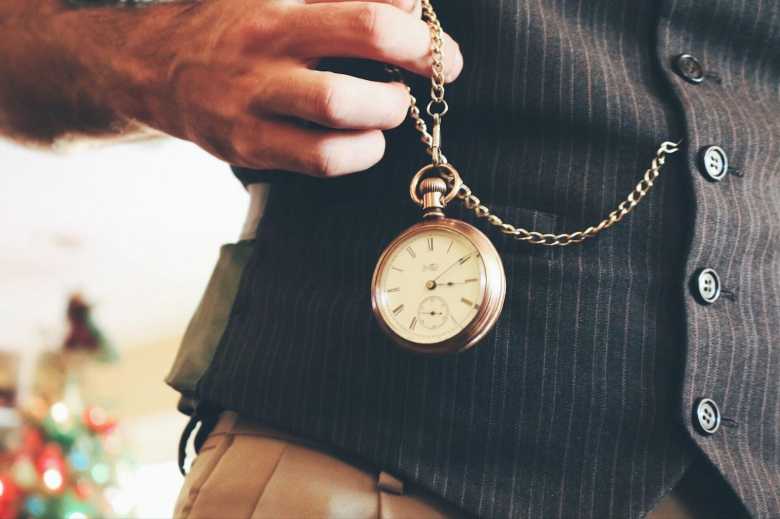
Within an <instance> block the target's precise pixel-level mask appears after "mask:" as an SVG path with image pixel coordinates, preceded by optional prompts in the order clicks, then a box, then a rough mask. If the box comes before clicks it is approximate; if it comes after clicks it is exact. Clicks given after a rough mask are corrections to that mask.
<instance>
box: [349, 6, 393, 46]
mask: <svg viewBox="0 0 780 519" xmlns="http://www.w3.org/2000/svg"><path fill="white" fill-rule="evenodd" d="M386 7H387V6H385V5H384V4H378V3H373V2H366V3H364V4H361V5H360V6H359V7H358V8H356V9H355V15H354V21H353V24H354V26H353V30H354V31H356V33H357V34H360V35H362V37H363V38H364V40H365V41H366V42H367V43H368V44H369V45H372V46H375V47H381V46H382V44H383V43H384V41H385V39H386V31H384V30H383V28H384V27H385V25H386V24H385V23H384V21H385V19H386V16H387V11H386Z"/></svg>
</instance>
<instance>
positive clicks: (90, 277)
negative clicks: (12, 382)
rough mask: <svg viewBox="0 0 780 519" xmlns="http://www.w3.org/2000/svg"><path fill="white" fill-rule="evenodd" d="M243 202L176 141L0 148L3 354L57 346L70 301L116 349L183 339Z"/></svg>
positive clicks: (207, 161) (224, 174) (234, 185)
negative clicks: (86, 305)
mask: <svg viewBox="0 0 780 519" xmlns="http://www.w3.org/2000/svg"><path fill="white" fill-rule="evenodd" d="M246 202H247V196H246V192H245V191H244V189H243V187H242V186H241V184H240V183H239V182H238V181H237V180H236V179H235V178H234V177H233V176H232V174H231V172H230V170H229V169H228V168H227V166H225V165H224V164H222V163H220V162H219V161H218V160H216V159H214V158H213V157H211V156H210V155H208V154H206V153H205V152H203V151H201V150H200V149H198V148H197V147H195V146H193V145H191V144H188V143H185V142H182V141H176V140H173V139H157V140H147V141H141V142H135V143H126V144H115V145H109V146H103V147H100V148H95V149H88V150H81V151H76V152H69V153H68V154H62V153H47V152H42V151H38V150H30V149H25V148H22V147H19V146H16V145H14V144H12V143H9V142H7V141H0V349H22V348H24V349H28V348H39V347H40V346H42V345H43V344H45V343H48V344H56V343H57V342H58V341H59V340H60V339H61V334H62V330H63V318H64V305H65V301H66V297H67V295H68V294H69V293H70V292H72V291H76V290H77V291H81V292H82V293H83V294H84V295H85V296H86V298H87V299H88V300H90V301H92V302H94V303H95V314H96V318H97V321H98V323H99V325H100V326H102V328H103V329H104V330H105V331H106V332H107V333H108V334H109V335H110V336H111V337H112V338H113V339H114V342H115V343H116V344H117V346H118V347H120V349H121V348H124V347H131V346H132V345H133V344H145V343H149V342H152V341H154V340H157V339H158V338H159V337H170V336H171V335H175V334H177V333H180V331H181V330H182V329H183V327H184V326H185V325H186V322H187V319H188V318H189V314H190V313H191V311H192V310H193V309H194V306H195V305H196V303H197V301H198V298H199V296H200V294H201V292H202V290H203V288H204V286H205V283H206V281H207V280H208V276H209V274H210V271H211V268H212V267H213V263H214V261H215V260H216V257H217V252H218V247H219V245H220V244H222V243H224V242H227V241H234V240H235V239H236V237H237V236H238V233H239V229H240V226H241V223H242V221H243V216H244V211H245V208H246Z"/></svg>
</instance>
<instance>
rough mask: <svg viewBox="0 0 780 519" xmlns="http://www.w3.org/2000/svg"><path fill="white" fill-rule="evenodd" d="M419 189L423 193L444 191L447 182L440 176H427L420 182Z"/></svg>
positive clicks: (445, 190)
mask: <svg viewBox="0 0 780 519" xmlns="http://www.w3.org/2000/svg"><path fill="white" fill-rule="evenodd" d="M420 191H421V192H422V194H423V195H425V194H427V193H434V192H436V193H446V192H447V183H446V182H444V179H442V178H441V177H429V178H426V179H424V180H423V181H422V182H420Z"/></svg>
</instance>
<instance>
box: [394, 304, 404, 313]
mask: <svg viewBox="0 0 780 519" xmlns="http://www.w3.org/2000/svg"><path fill="white" fill-rule="evenodd" d="M403 311H404V305H398V306H396V307H395V308H393V315H398V314H400V313H401V312H403Z"/></svg>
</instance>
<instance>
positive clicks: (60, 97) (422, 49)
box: [0, 0, 463, 176]
mask: <svg viewBox="0 0 780 519" xmlns="http://www.w3.org/2000/svg"><path fill="white" fill-rule="evenodd" d="M38 1H40V2H47V3H50V2H51V1H52V0H38ZM56 1H58V0H56ZM17 3H18V2H17V0H0V20H2V21H5V22H8V21H9V20H10V19H9V18H8V15H7V14H6V13H7V12H8V11H9V10H12V7H11V6H12V4H17ZM415 3H419V0H417V2H414V1H413V0H383V1H373V2H364V1H353V0H305V1H304V0H299V1H292V0H253V1H245V0H207V1H199V2H192V3H167V4H161V5H155V6H151V7H137V8H127V7H125V8H120V7H99V8H81V9H73V8H66V9H63V10H61V11H57V10H55V12H54V13H47V14H43V13H42V14H41V16H42V18H43V19H42V20H41V23H43V21H49V22H50V25H49V26H48V27H47V29H48V31H47V33H48V34H47V35H46V36H45V37H44V36H43V35H41V37H40V38H39V40H40V42H39V43H40V46H39V47H40V49H39V48H38V47H36V43H37V42H38V40H37V39H36V37H35V35H33V36H32V37H29V36H28V37H26V38H24V42H23V43H22V44H19V45H17V44H15V43H14V42H13V41H10V40H9V41H5V42H0V49H3V48H4V47H5V46H6V45H12V46H13V48H12V50H11V51H10V52H4V51H2V50H0V58H7V59H6V63H9V61H8V60H11V63H13V61H17V62H18V63H22V62H24V63H26V65H24V66H22V67H14V66H7V67H3V66H2V65H0V75H2V74H13V75H14V76H15V77H14V78H12V80H11V81H4V82H0V125H3V126H6V129H7V130H9V131H13V130H14V129H15V128H8V126H9V123H8V121H13V120H14V118H13V117H8V116H6V117H3V113H4V112H8V111H10V110H11V108H9V107H7V106H6V105H5V103H6V102H7V101H8V100H9V99H11V100H12V99H14V98H16V99H17V100H19V99H21V100H22V101H24V100H25V99H28V100H29V101H31V102H32V106H23V109H24V110H26V111H27V112H29V113H33V112H34V111H35V110H36V109H41V108H44V109H45V108H46V106H47V105H48V107H49V109H50V110H51V108H52V107H51V105H52V103H54V104H55V105H56V104H57V103H71V104H78V106H80V107H81V109H78V108H75V107H73V106H71V107H68V109H65V110H63V111H64V112H65V113H66V114H67V116H68V117H66V119H68V118H71V119H73V118H74V117H77V115H76V114H79V113H82V114H83V115H84V117H85V118H86V117H88V116H89V115H90V111H92V112H93V113H99V114H101V117H98V118H97V120H104V121H107V123H109V124H107V125H106V126H109V127H110V126H111V125H112V124H113V125H114V126H116V123H117V122H123V121H140V122H141V123H143V124H145V125H148V126H150V127H152V128H156V129H159V130H162V131H164V132H166V133H169V134H171V135H174V136H176V137H180V138H182V139H187V140H190V141H192V142H194V143H196V144H198V145H199V146H201V147H202V148H204V149H206V150H207V151H209V152H210V153H212V154H214V155H216V156H217V157H219V158H221V159H223V160H225V161H228V162H230V163H232V164H236V165H240V166H246V167H251V168H256V169H281V170H287V171H295V172H300V173H306V174H310V175H317V176H335V175H342V174H346V173H352V172H357V171H362V170H365V169H367V168H368V167H370V166H372V165H373V164H375V163H376V162H378V161H379V160H380V159H381V158H382V155H383V153H384V146H385V143H384V137H383V135H382V130H385V129H389V128H393V127H396V126H398V125H399V124H401V122H403V120H404V118H405V115H406V112H407V110H408V102H409V98H408V94H407V92H406V90H405V88H404V87H403V85H401V84H398V83H383V82H374V81H368V80H365V79H360V78H357V77H353V76H349V75H345V74H337V73H333V72H326V71H318V70H313V67H315V66H316V64H317V63H318V61H319V60H320V59H322V58H325V57H354V58H367V59H372V60H377V61H381V62H385V63H390V64H393V65H396V66H399V67H401V68H404V69H406V70H409V71H411V72H414V73H417V74H422V75H426V76H429V75H430V67H431V65H430V62H431V56H430V31H429V28H428V26H427V25H426V24H425V23H424V22H423V21H422V20H421V19H420V16H419V9H418V8H415ZM21 11H25V12H26V14H23V13H22V12H21ZM30 11H31V10H30V9H29V8H28V9H22V8H19V12H17V13H14V14H15V16H16V20H17V21H19V20H20V18H22V17H23V16H29V15H30ZM47 16H50V17H51V18H50V19H47V18H46V17H47ZM3 17H5V19H4V18H3ZM27 22H28V23H29V24H33V25H34V24H35V23H36V22H35V21H34V20H27ZM2 25H7V26H8V27H12V26H13V24H12V23H9V24H2ZM0 28H2V27H0ZM0 33H1V31H0ZM10 37H12V36H9V35H8V34H7V33H6V36H5V37H3V36H0V39H5V38H10ZM25 49H26V50H27V52H25ZM55 49H56V52H58V53H59V55H60V57H61V59H62V63H64V64H65V65H62V64H61V65H60V66H59V67H53V68H51V67H50V68H48V69H46V70H43V69H38V70H31V67H30V65H29V63H30V60H32V62H36V59H37V58H36V56H38V55H39V53H40V52H41V50H45V51H46V52H43V53H42V54H43V56H44V57H43V58H40V59H38V61H39V62H40V63H41V64H42V65H43V64H46V63H51V61H52V56H51V54H50V53H51V52H52V51H55ZM444 56H445V71H446V76H447V80H448V81H451V80H453V79H455V77H457V75H458V74H459V73H460V71H461V68H462V63H463V60H462V56H461V54H460V51H459V49H458V46H457V44H456V43H455V42H454V41H453V40H452V38H450V37H449V36H446V37H445V45H444ZM24 60H27V61H26V62H25V61H24ZM0 61H3V60H2V59H0ZM3 68H6V69H7V70H1V69H3ZM62 68H66V69H67V71H66V72H67V73H69V75H70V76H71V77H62V75H63V74H62V73H61V72H60V70H58V69H62ZM24 73H27V74H28V75H32V76H33V78H34V79H35V81H29V79H30V78H29V77H21V74H24ZM58 74H59V77H58ZM41 81H43V82H44V84H43V85H41ZM21 85H26V86H27V87H28V88H31V89H33V90H34V92H29V91H27V92H18V91H13V92H9V88H10V89H17V90H18V88H19V87H20V86H21ZM36 85H37V86H36ZM46 92H49V94H48V98H47V94H46ZM36 103H38V104H43V105H44V106H43V107H36V106H35V104H36ZM17 105H18V103H17ZM14 109H16V110H18V109H19V107H18V106H16V108H14ZM302 121H311V122H314V123H317V125H318V126H310V125H305V124H302V123H301V122H302ZM70 126H72V127H71V128H62V131H63V132H65V131H72V130H78V129H79V127H80V126H79V122H78V121H74V122H72V123H70ZM17 130H18V129H17ZM93 130H94V129H93ZM106 130H108V128H106ZM27 133H29V131H28V132H27ZM43 133H44V134H48V133H51V130H49V131H48V133H47V132H46V131H44V132H43ZM55 133H56V132H55ZM92 133H95V131H92ZM55 137H56V135H55Z"/></svg>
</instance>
